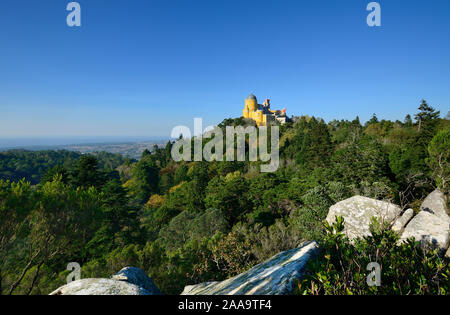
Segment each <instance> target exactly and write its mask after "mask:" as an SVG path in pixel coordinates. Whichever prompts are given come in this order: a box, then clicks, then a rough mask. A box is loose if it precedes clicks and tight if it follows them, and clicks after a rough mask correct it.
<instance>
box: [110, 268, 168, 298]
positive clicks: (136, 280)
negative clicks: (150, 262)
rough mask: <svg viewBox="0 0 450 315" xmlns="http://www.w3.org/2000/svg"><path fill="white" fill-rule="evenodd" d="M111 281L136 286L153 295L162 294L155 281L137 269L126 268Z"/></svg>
mask: <svg viewBox="0 0 450 315" xmlns="http://www.w3.org/2000/svg"><path fill="white" fill-rule="evenodd" d="M111 279H113V280H118V281H125V282H128V283H131V284H135V285H137V286H139V287H141V288H144V289H145V290H147V291H148V292H150V293H151V294H152V295H161V294H162V293H161V291H159V289H158V288H157V287H156V285H155V283H154V282H153V280H152V279H150V278H149V277H148V276H147V274H146V273H145V272H144V271H143V270H142V269H139V268H136V267H125V268H123V269H122V270H120V271H119V272H118V273H117V274H116V275H114V276H112V277H111Z"/></svg>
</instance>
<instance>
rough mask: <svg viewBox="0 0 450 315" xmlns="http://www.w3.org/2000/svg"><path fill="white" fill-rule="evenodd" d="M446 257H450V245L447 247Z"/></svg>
mask: <svg viewBox="0 0 450 315" xmlns="http://www.w3.org/2000/svg"><path fill="white" fill-rule="evenodd" d="M445 257H447V258H449V259H450V247H449V248H448V249H447V252H446V253H445Z"/></svg>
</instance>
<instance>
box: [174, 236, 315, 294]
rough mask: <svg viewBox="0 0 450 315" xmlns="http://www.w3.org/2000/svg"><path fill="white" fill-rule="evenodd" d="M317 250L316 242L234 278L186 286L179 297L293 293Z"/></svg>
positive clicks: (284, 253) (283, 254)
mask: <svg viewBox="0 0 450 315" xmlns="http://www.w3.org/2000/svg"><path fill="white" fill-rule="evenodd" d="M317 251H318V247H317V243H316V242H305V243H303V244H302V245H301V246H300V247H299V248H295V249H291V250H288V251H285V252H282V253H279V254H277V255H276V256H274V257H272V258H271V259H269V260H267V261H265V262H263V263H262V264H259V265H257V266H255V267H253V268H252V269H250V270H248V271H246V272H244V273H241V274H240V275H237V276H235V277H233V278H230V279H228V280H225V281H221V282H208V283H202V284H198V285H191V286H187V287H185V289H184V291H183V293H182V295H284V294H290V293H292V291H293V286H294V281H295V279H301V278H302V276H303V275H304V272H305V267H306V263H307V262H308V260H309V259H310V258H312V257H313V256H314V255H316V253H317Z"/></svg>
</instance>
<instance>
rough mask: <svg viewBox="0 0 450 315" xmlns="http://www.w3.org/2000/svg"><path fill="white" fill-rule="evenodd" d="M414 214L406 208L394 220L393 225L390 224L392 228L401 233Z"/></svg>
mask: <svg viewBox="0 0 450 315" xmlns="http://www.w3.org/2000/svg"><path fill="white" fill-rule="evenodd" d="M413 216H414V210H413V209H408V210H406V211H405V213H403V214H402V216H401V217H399V218H398V219H397V220H395V222H394V225H393V226H392V230H393V231H395V232H397V233H398V234H400V235H401V234H402V233H403V230H404V229H405V226H406V224H408V222H409V221H410V220H411V219H412V217H413Z"/></svg>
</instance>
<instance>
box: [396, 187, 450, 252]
mask: <svg viewBox="0 0 450 315" xmlns="http://www.w3.org/2000/svg"><path fill="white" fill-rule="evenodd" d="M420 209H421V210H420V212H419V213H418V214H417V215H416V216H415V217H414V218H413V219H412V220H411V221H410V222H409V223H408V225H407V226H406V227H405V230H404V232H403V234H402V236H401V239H400V242H403V241H405V240H406V239H408V238H414V239H415V240H416V241H418V242H420V245H421V246H422V247H423V248H428V247H432V248H438V249H440V250H441V251H443V252H445V250H447V248H448V247H449V243H450V217H449V216H448V214H447V207H446V200H445V196H444V194H443V193H442V192H441V191H439V190H435V191H434V192H432V193H431V194H430V195H429V196H428V197H427V198H426V199H425V200H424V202H423V203H422V206H421V207H420Z"/></svg>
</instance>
